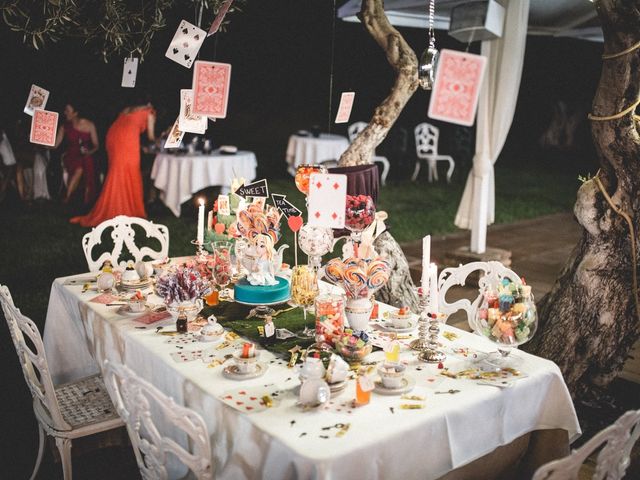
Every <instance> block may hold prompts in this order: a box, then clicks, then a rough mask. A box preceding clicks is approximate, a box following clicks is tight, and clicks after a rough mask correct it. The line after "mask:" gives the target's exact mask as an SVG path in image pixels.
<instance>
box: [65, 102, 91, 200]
mask: <svg viewBox="0 0 640 480" xmlns="http://www.w3.org/2000/svg"><path fill="white" fill-rule="evenodd" d="M63 113H64V117H65V119H66V122H64V123H63V124H62V125H61V126H60V128H58V133H57V136H56V143H55V145H54V148H58V147H59V146H60V144H61V143H62V141H63V140H64V141H65V144H66V150H65V152H64V154H63V156H62V162H63V163H64V167H65V169H66V171H67V175H68V179H67V190H66V193H65V196H64V198H63V199H62V201H63V202H64V203H69V201H70V200H71V198H72V197H73V194H74V193H75V192H76V190H77V189H78V187H81V192H82V203H83V204H84V205H85V206H89V205H90V204H91V202H92V201H93V199H94V198H95V195H96V179H95V167H94V161H93V157H92V154H94V153H95V152H96V151H97V150H98V148H99V147H100V143H99V142H98V133H97V132H96V126H95V125H94V123H93V122H92V121H91V120H87V119H86V118H80V112H79V111H78V109H77V108H76V106H75V104H72V103H68V104H67V105H66V106H65V107H64V112H63ZM85 211H86V210H85Z"/></svg>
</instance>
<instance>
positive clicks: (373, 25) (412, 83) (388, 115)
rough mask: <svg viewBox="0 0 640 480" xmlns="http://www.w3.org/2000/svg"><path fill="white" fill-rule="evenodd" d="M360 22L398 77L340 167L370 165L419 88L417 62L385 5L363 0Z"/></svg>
mask: <svg viewBox="0 0 640 480" xmlns="http://www.w3.org/2000/svg"><path fill="white" fill-rule="evenodd" d="M358 18H359V19H360V21H361V22H362V23H363V24H364V26H365V28H366V29H367V31H368V32H369V34H370V35H371V36H372V37H373V39H374V40H375V41H376V42H377V43H378V45H380V48H382V50H384V52H385V54H386V56H387V60H388V61H389V64H390V65H391V67H392V68H393V69H394V70H395V72H396V73H397V77H396V81H395V84H394V85H393V88H392V89H391V92H390V93H389V95H388V96H387V98H385V99H384V101H383V102H382V103H381V104H380V105H378V107H377V108H376V110H375V112H374V114H373V118H372V119H371V120H370V121H369V125H368V126H367V127H366V128H365V129H364V130H363V131H362V132H361V133H360V135H358V137H357V138H356V139H355V140H354V141H353V143H352V144H351V145H350V146H349V148H348V149H347V150H346V151H345V152H344V153H343V154H342V156H341V157H340V160H339V162H338V164H339V166H341V167H348V166H352V165H363V164H367V163H371V157H372V156H373V152H374V151H375V149H376V147H377V146H378V145H380V143H381V142H382V141H383V140H384V139H385V137H386V136H387V133H389V130H390V129H391V127H392V126H393V124H394V123H395V121H396V120H397V119H398V116H399V115H400V112H402V109H403V108H404V106H405V105H406V104H407V102H408V101H409V99H410V98H411V96H412V95H413V94H414V92H415V91H416V89H417V88H418V59H417V57H416V54H415V52H414V51H413V50H412V49H411V47H410V46H409V45H408V44H407V42H406V41H405V40H404V38H403V37H402V35H400V32H398V31H397V30H396V29H395V28H394V27H393V26H392V25H391V24H390V23H389V20H388V19H387V16H386V15H385V13H384V1H383V0H363V2H362V9H361V10H360V13H359V14H358Z"/></svg>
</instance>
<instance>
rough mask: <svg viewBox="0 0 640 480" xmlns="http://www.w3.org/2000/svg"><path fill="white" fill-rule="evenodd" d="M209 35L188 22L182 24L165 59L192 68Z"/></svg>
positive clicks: (184, 21)
mask: <svg viewBox="0 0 640 480" xmlns="http://www.w3.org/2000/svg"><path fill="white" fill-rule="evenodd" d="M206 35H207V33H206V32H205V31H204V30H202V29H201V28H198V27H196V26H195V25H192V24H191V23H189V22H187V21H186V20H182V21H181V22H180V26H179V27H178V30H176V33H175V35H174V36H173V40H171V43H170V44H169V48H168V49H167V53H165V57H167V58H169V59H171V60H173V61H174V62H176V63H179V64H180V65H183V66H185V67H187V68H191V65H193V62H194V61H195V59H196V56H197V55H198V51H199V50H200V47H201V46H202V42H204V39H205V37H206Z"/></svg>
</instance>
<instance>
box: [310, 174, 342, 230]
mask: <svg viewBox="0 0 640 480" xmlns="http://www.w3.org/2000/svg"><path fill="white" fill-rule="evenodd" d="M308 198H309V218H308V223H309V224H310V225H316V226H319V227H329V228H344V215H345V209H346V201H347V176H346V175H338V174H335V173H314V174H312V175H311V177H309V196H308Z"/></svg>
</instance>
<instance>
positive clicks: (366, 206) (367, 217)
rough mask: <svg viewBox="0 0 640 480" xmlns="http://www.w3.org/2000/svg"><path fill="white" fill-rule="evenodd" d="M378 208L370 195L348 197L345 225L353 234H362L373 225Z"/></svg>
mask: <svg viewBox="0 0 640 480" xmlns="http://www.w3.org/2000/svg"><path fill="white" fill-rule="evenodd" d="M375 217H376V206H375V204H374V203H373V199H372V198H371V197H370V196H369V195H347V205H346V210H345V217H344V225H345V227H346V228H348V229H349V230H351V231H353V232H362V231H363V230H364V229H365V228H367V227H368V226H369V225H371V224H372V223H373V221H374V220H375Z"/></svg>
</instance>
